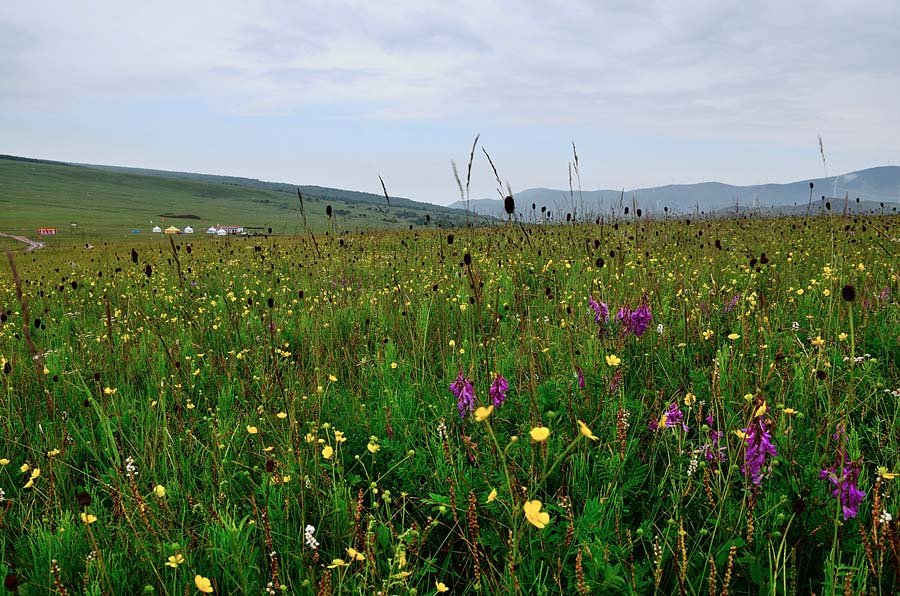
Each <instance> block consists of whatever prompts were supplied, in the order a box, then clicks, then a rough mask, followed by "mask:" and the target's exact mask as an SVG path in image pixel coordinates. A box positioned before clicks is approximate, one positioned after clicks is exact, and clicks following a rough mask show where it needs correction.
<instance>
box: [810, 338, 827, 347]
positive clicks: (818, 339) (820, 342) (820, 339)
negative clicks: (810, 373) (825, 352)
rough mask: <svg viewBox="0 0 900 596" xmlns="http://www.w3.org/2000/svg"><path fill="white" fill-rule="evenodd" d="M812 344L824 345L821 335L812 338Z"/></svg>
mask: <svg viewBox="0 0 900 596" xmlns="http://www.w3.org/2000/svg"><path fill="white" fill-rule="evenodd" d="M812 345H814V346H816V347H817V348H821V347H822V346H824V345H825V340H824V339H822V336H821V335H817V336H816V337H815V338H814V339H813V340H812Z"/></svg>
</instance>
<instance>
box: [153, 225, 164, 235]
mask: <svg viewBox="0 0 900 596" xmlns="http://www.w3.org/2000/svg"><path fill="white" fill-rule="evenodd" d="M160 232H162V228H161V227H159V226H154V227H153V233H154V234H159V233H160Z"/></svg>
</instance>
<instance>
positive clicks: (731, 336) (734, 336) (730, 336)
mask: <svg viewBox="0 0 900 596" xmlns="http://www.w3.org/2000/svg"><path fill="white" fill-rule="evenodd" d="M728 339H730V340H731V341H735V340H738V339H741V336H740V334H739V333H729V334H728Z"/></svg>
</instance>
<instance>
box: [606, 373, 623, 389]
mask: <svg viewBox="0 0 900 596" xmlns="http://www.w3.org/2000/svg"><path fill="white" fill-rule="evenodd" d="M623 380H624V375H623V374H622V370H621V369H616V372H614V373H613V376H612V378H611V379H610V380H609V392H610V393H615V392H616V391H618V390H619V388H620V387H622V381H623Z"/></svg>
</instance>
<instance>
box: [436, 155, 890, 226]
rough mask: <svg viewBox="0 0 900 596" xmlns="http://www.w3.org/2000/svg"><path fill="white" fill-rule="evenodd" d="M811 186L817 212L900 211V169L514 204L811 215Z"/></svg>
mask: <svg viewBox="0 0 900 596" xmlns="http://www.w3.org/2000/svg"><path fill="white" fill-rule="evenodd" d="M810 182H812V183H813V192H812V202H813V208H815V209H816V210H817V211H818V210H820V209H823V208H824V203H825V202H830V203H831V208H832V209H834V210H836V211H838V212H841V211H842V210H843V206H844V198H845V196H846V195H849V201H850V203H851V204H852V205H853V206H854V207H853V211H854V212H859V211H860V210H869V211H872V210H878V209H882V204H883V209H884V212H885V213H894V212H897V211H898V208H900V167H898V166H879V167H874V168H868V169H865V170H859V171H856V172H849V173H846V174H841V175H838V176H833V177H830V178H828V179H827V180H826V179H825V178H814V179H810V180H800V181H798V182H790V183H787V184H758V185H753V186H734V185H730V184H723V183H721V182H700V183H697V184H669V185H666V186H657V187H653V188H638V189H633V190H625V191H624V192H623V191H622V190H592V191H583V192H581V193H579V192H578V191H577V190H574V191H573V192H570V191H569V190H568V189H566V190H553V189H547V188H531V189H528V190H523V191H521V192H518V193H516V194H515V196H514V198H515V200H516V211H517V212H518V213H519V214H520V215H522V216H523V217H526V218H527V217H530V216H531V211H532V204H533V205H534V209H535V211H536V212H537V213H536V214H537V217H540V212H541V209H542V208H543V209H545V210H547V211H551V212H553V214H554V217H555V218H556V219H560V218H565V216H566V214H567V213H575V214H576V215H577V216H578V217H581V216H582V215H587V214H591V213H594V214H602V213H611V212H612V211H613V210H616V212H619V213H621V211H622V210H623V208H624V207H632V206H633V205H636V206H637V207H638V208H640V209H642V210H643V211H644V212H645V213H647V214H648V215H649V214H661V213H664V212H666V211H667V212H669V213H693V212H695V211H700V212H704V213H713V212H724V210H728V211H736V212H738V213H740V212H746V211H748V210H750V209H754V208H756V209H757V210H770V211H776V212H782V213H784V214H789V213H794V212H796V211H797V210H799V211H800V212H802V213H805V212H806V209H807V206H808V204H809V198H810V188H809V183H810ZM823 196H825V198H826V199H825V201H822V197H823ZM857 198H858V199H859V203H857ZM620 203H621V207H622V208H620ZM857 205H858V206H857ZM450 206H451V207H456V208H460V209H464V208H465V207H466V205H465V203H464V202H462V201H456V202H455V203H453V204H451V205H450ZM795 207H796V208H797V209H796V210H795V209H794V208H795ZM471 209H472V210H474V211H477V212H478V213H480V214H484V215H492V216H495V217H503V216H504V214H503V201H501V200H498V199H473V200H472V201H471Z"/></svg>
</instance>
